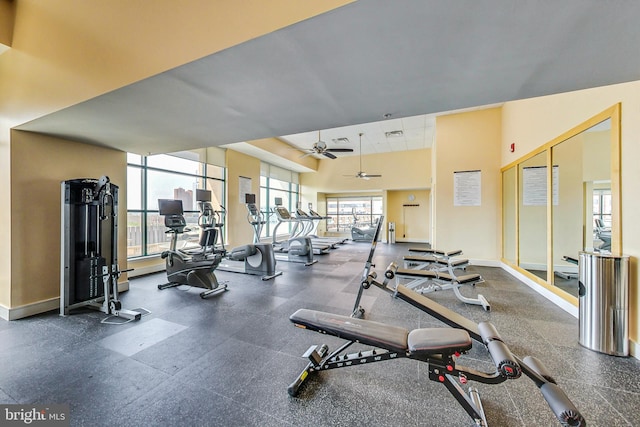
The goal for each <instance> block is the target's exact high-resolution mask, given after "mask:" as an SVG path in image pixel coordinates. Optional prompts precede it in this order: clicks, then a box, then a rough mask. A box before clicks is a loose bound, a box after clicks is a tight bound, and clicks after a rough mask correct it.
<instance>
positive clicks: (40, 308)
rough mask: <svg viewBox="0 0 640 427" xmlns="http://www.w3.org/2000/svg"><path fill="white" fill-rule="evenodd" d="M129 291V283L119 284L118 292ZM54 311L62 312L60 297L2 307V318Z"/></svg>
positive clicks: (11, 318) (16, 317)
mask: <svg viewBox="0 0 640 427" xmlns="http://www.w3.org/2000/svg"><path fill="white" fill-rule="evenodd" d="M128 290H129V281H126V282H121V283H118V292H126V291H128ZM53 310H60V297H55V298H50V299H47V300H43V301H38V302H33V303H31V304H25V305H21V306H20V307H12V308H7V307H5V306H2V305H0V318H2V319H4V320H18V319H23V318H25V317H30V316H35V315H36V314H41V313H46V312H47V311H53Z"/></svg>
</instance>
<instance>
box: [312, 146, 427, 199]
mask: <svg viewBox="0 0 640 427" xmlns="http://www.w3.org/2000/svg"><path fill="white" fill-rule="evenodd" d="M359 167H360V165H359V157H358V156H345V157H338V158H337V159H327V160H320V162H319V165H318V172H309V173H302V174H300V184H301V185H302V186H303V187H305V188H304V189H303V191H304V192H305V194H306V193H307V192H308V194H313V193H314V191H315V192H317V191H321V192H325V193H342V192H349V191H351V192H357V191H375V190H404V189H412V188H422V189H424V188H429V187H430V185H431V150H430V149H423V150H411V151H403V152H392V153H384V154H370V155H366V156H362V169H364V171H365V172H367V173H370V174H381V175H382V177H381V178H371V179H369V180H364V179H356V178H354V176H355V174H356V172H358V170H359ZM308 201H310V202H315V200H314V199H312V200H308ZM303 206H306V201H305V202H304V204H303Z"/></svg>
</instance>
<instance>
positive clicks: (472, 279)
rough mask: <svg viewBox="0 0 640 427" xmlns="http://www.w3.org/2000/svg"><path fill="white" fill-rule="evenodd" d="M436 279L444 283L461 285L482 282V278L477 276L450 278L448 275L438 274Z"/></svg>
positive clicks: (466, 275)
mask: <svg viewBox="0 0 640 427" xmlns="http://www.w3.org/2000/svg"><path fill="white" fill-rule="evenodd" d="M438 279H440V280H444V281H445V282H457V283H460V284H461V285H466V284H469V283H479V282H482V276H480V275H479V274H465V275H464V276H452V275H450V274H446V273H440V274H439V275H438Z"/></svg>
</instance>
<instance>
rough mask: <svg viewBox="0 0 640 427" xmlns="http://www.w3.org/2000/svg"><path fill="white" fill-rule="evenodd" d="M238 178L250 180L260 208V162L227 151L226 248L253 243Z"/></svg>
mask: <svg viewBox="0 0 640 427" xmlns="http://www.w3.org/2000/svg"><path fill="white" fill-rule="evenodd" d="M240 177H245V178H250V179H251V192H252V193H253V194H255V195H256V203H257V204H258V206H260V160H258V159H256V158H255V157H251V156H248V155H246V154H242V153H239V152H237V151H233V150H227V201H226V203H227V204H226V205H225V208H226V209H227V218H226V228H227V245H228V246H227V248H230V247H234V246H240V245H246V244H249V243H252V242H253V229H252V227H251V225H250V224H249V222H247V207H246V206H245V202H244V199H242V200H241V198H240V188H239V187H240V179H239V178H240Z"/></svg>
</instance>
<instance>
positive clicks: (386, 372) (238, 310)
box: [0, 242, 640, 427]
mask: <svg viewBox="0 0 640 427" xmlns="http://www.w3.org/2000/svg"><path fill="white" fill-rule="evenodd" d="M408 246H410V245H407V244H396V245H388V244H384V243H380V244H378V247H377V251H376V256H375V258H374V263H375V264H376V265H377V267H378V272H379V273H381V271H382V270H383V269H384V268H385V267H386V266H387V264H388V263H389V262H391V261H393V260H400V259H401V257H402V255H403V254H405V253H407V247H408ZM411 246H415V245H411ZM369 247H370V245H369V244H367V243H363V242H358V243H355V242H349V243H347V244H346V245H344V246H342V247H340V248H338V249H336V250H334V251H332V252H331V253H330V254H328V255H323V256H318V258H319V262H318V263H317V264H315V265H313V266H311V267H304V266H303V265H301V264H294V263H286V262H279V263H278V268H279V269H281V270H283V271H284V274H283V275H282V276H280V277H277V278H275V279H274V280H271V281H267V282H263V281H261V280H260V278H259V277H255V276H248V275H241V274H234V273H228V272H217V276H218V278H219V280H221V281H226V282H228V285H229V291H227V292H224V293H222V294H220V295H217V296H213V297H211V298H209V299H207V300H202V299H201V298H200V297H199V296H198V293H199V292H200V290H198V289H188V288H186V287H185V289H182V288H173V289H166V290H162V291H159V290H158V289H157V287H156V285H157V284H159V283H163V282H164V275H163V273H158V274H154V275H149V276H145V277H141V278H135V279H132V280H131V289H130V291H129V292H126V293H124V294H123V296H122V300H123V303H124V306H125V308H129V309H134V308H144V309H147V310H149V311H150V314H148V315H146V316H144V317H143V318H142V320H141V321H139V322H132V323H128V324H124V325H113V324H104V323H101V320H103V319H104V317H105V316H104V315H102V314H101V313H98V312H83V313H79V314H75V315H72V316H68V317H60V316H58V313H57V312H49V313H45V314H42V315H39V316H34V317H31V318H27V319H22V320H17V321H12V322H7V321H4V320H0V343H1V344H0V366H2V368H1V370H0V403H25V404H53V403H68V404H70V408H71V414H70V421H71V425H72V426H84V425H87V426H89V425H91V426H114V425H118V426H142V425H158V426H311V425H315V426H365V425H380V426H400V425H402V426H444V425H447V426H468V425H471V424H472V423H471V419H470V418H469V417H468V416H467V414H466V413H465V412H464V411H463V409H462V407H461V406H459V405H458V403H457V402H456V401H455V400H454V398H453V397H452V396H451V395H450V394H449V393H448V392H447V390H446V389H445V388H444V387H443V386H442V385H440V384H437V383H434V382H431V381H429V380H428V377H427V369H426V367H427V366H426V364H424V363H420V362H417V361H414V360H407V359H401V360H394V361H386V362H380V363H375V364H371V365H366V366H357V367H349V368H346V369H338V370H332V371H326V372H322V373H320V374H319V375H317V376H315V377H314V378H312V379H311V380H310V381H308V384H306V385H305V388H304V389H303V390H302V391H301V393H300V396H299V397H298V398H291V397H289V395H288V394H287V386H288V385H289V383H291V382H292V381H293V380H294V379H295V378H296V376H297V375H298V374H299V372H300V371H301V370H302V369H303V368H304V366H305V365H306V361H305V359H303V358H302V357H301V355H302V354H303V353H304V352H305V351H306V350H307V348H309V346H310V345H312V344H322V343H327V344H329V348H330V350H333V349H335V348H336V345H339V344H340V343H341V342H342V341H341V340H339V339H337V338H335V337H330V336H325V335H321V334H318V333H316V332H311V331H305V330H301V329H298V328H295V327H294V326H293V325H292V324H291V323H290V322H289V320H288V317H289V315H291V314H292V313H293V312H294V311H296V310H297V309H299V308H303V307H304V308H311V309H316V310H322V311H329V312H333V313H340V314H345V315H348V314H350V312H351V309H352V306H353V303H354V300H355V295H356V293H357V291H358V282H359V277H360V275H361V273H362V270H363V267H364V262H365V260H366V258H367V255H368V252H369ZM468 271H469V272H477V273H480V274H482V275H483V277H484V278H485V279H486V283H483V284H481V285H478V286H477V287H476V288H475V289H462V293H463V294H466V295H469V296H472V295H473V296H475V294H476V293H477V292H480V293H482V294H483V295H484V296H485V297H486V298H487V299H488V300H489V302H490V303H491V305H492V311H491V312H485V311H484V310H483V309H482V308H481V307H479V306H468V305H465V304H463V303H462V302H459V301H458V300H457V299H456V298H455V296H454V294H453V292H451V291H440V292H436V293H435V294H431V298H432V299H434V300H436V301H438V302H439V303H441V304H443V305H445V306H447V307H449V308H451V309H453V310H454V311H456V312H458V313H460V314H462V315H464V316H465V317H468V318H469V319H472V320H473V321H476V322H480V321H483V320H489V321H491V322H492V323H493V324H494V325H495V326H496V327H497V329H498V331H499V332H500V334H501V335H502V337H503V339H504V340H505V342H507V343H508V344H509V347H510V349H511V351H512V352H513V353H515V354H517V355H518V356H520V357H524V356H526V355H532V356H536V357H538V358H539V359H541V360H542V361H543V362H544V364H545V365H546V367H547V368H548V370H549V371H550V372H551V373H552V374H553V375H554V376H555V377H556V379H557V381H558V383H559V385H560V386H561V387H562V388H563V389H564V391H565V392H566V393H567V394H568V395H569V397H570V398H571V399H572V401H573V402H574V404H575V405H576V406H577V407H578V408H579V410H580V411H581V412H582V414H583V415H584V417H585V418H586V420H587V423H588V424H589V425H591V426H599V425H606V426H608V427H611V426H638V425H640V411H638V409H637V408H639V407H640V382H638V380H637V379H638V378H639V377H640V375H639V374H640V362H639V361H638V360H636V359H634V358H619V357H613V356H607V355H603V354H599V353H596V352H593V351H590V350H587V349H584V348H582V347H581V346H580V345H579V344H578V341H577V334H578V321H577V319H575V318H574V317H572V316H571V315H569V314H567V313H565V312H564V311H563V310H561V309H559V308H557V307H556V306H555V305H553V304H552V303H550V302H548V301H547V300H545V299H544V298H543V297H541V296H540V295H539V294H537V293H536V292H534V291H533V290H531V289H530V288H528V287H527V286H525V285H524V284H522V283H520V282H518V281H517V280H515V279H513V278H512V277H511V276H510V275H509V274H507V273H506V272H504V271H502V270H501V269H499V268H488V267H470V268H469V269H468ZM380 277H382V276H381V275H380ZM362 305H363V306H364V307H365V308H366V315H365V316H366V318H368V319H371V320H378V321H382V322H385V323H389V324H393V325H397V326H403V327H406V328H408V329H413V328H418V327H445V326H444V325H443V324H441V323H440V322H438V321H437V320H435V319H433V318H432V317H429V316H428V315H426V314H424V313H423V312H421V311H419V310H418V309H416V308H414V307H412V306H410V305H409V304H407V303H405V302H403V301H400V300H397V299H393V298H392V297H391V296H390V295H389V294H386V293H384V292H382V291H381V290H379V289H376V288H371V289H369V290H367V291H365V294H364V297H363V300H362ZM458 364H460V365H466V366H472V367H475V368H476V369H483V370H486V371H491V368H492V366H493V364H492V363H491V362H490V361H489V359H488V353H487V352H486V350H484V348H483V346H480V345H478V344H477V343H475V342H474V348H473V349H472V350H471V352H470V353H468V354H467V355H463V356H462V357H461V358H460V359H459V360H458ZM473 385H474V386H476V387H477V389H478V390H479V392H480V396H481V398H482V402H483V405H484V408H485V412H486V415H487V421H488V424H489V425H495V426H503V425H509V426H536V427H538V426H556V425H560V424H559V423H558V422H557V421H556V419H555V417H554V416H553V414H552V412H551V411H550V410H549V408H548V406H547V404H546V402H545V401H544V399H543V397H542V395H541V394H540V392H539V391H538V389H537V388H536V387H535V385H534V384H533V382H532V381H530V380H529V379H528V378H526V377H524V376H523V377H521V378H520V379H516V380H510V381H507V382H505V383H502V384H499V385H486V384H478V383H473Z"/></svg>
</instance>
